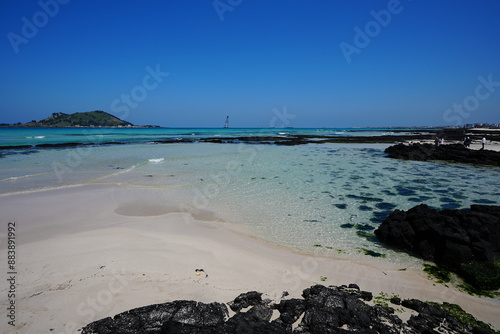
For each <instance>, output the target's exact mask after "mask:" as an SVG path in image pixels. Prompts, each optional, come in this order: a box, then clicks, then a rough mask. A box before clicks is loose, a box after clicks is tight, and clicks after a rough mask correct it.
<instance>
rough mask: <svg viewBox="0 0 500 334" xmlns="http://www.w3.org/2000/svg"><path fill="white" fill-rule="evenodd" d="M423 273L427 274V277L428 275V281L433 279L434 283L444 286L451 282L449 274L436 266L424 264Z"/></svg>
mask: <svg viewBox="0 0 500 334" xmlns="http://www.w3.org/2000/svg"><path fill="white" fill-rule="evenodd" d="M424 271H425V272H426V273H427V275H429V276H428V277H429V278H430V279H434V280H435V281H436V283H439V284H445V283H449V282H450V280H451V273H450V272H449V271H447V270H444V269H442V268H440V267H438V266H434V265H432V264H428V263H424ZM445 285H446V284H445Z"/></svg>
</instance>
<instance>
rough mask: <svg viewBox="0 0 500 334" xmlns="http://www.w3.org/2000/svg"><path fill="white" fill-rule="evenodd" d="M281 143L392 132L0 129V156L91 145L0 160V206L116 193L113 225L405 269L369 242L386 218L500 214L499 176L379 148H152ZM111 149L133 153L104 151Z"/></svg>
mask: <svg viewBox="0 0 500 334" xmlns="http://www.w3.org/2000/svg"><path fill="white" fill-rule="evenodd" d="M288 133H295V134H297V133H298V134H318V135H357V136H361V135H366V136H370V135H376V134H390V133H391V130H390V129H104V128H96V129H76V128H73V129H47V128H45V129H24V128H21V129H12V128H6V129H0V146H14V145H37V144H43V143H52V144H53V143H68V142H72V143H73V142H86V143H95V144H97V145H91V146H77V147H70V148H24V149H10V150H2V149H0V154H1V158H0V167H1V168H0V196H11V195H13V194H19V193H26V192H34V191H45V190H49V189H54V188H64V187H73V186H77V185H91V184H115V185H116V184H118V185H120V188H119V189H120V190H119V191H117V192H116V193H115V194H114V197H115V198H114V200H115V201H116V203H117V210H116V212H117V213H119V214H124V215H128V214H130V212H128V211H127V210H128V209H127V208H128V207H130V206H131V205H134V203H132V202H131V201H132V200H131V198H133V201H135V202H136V203H135V204H137V202H141V205H143V207H145V208H147V209H148V210H147V211H148V212H149V213H148V214H151V215H161V214H166V213H169V212H176V211H182V212H190V213H191V214H192V215H193V216H195V217H197V218H200V219H209V220H216V221H219V222H220V223H221V224H231V225H233V226H235V227H237V228H241V229H244V230H245V231H246V232H248V233H250V234H252V235H254V236H256V237H258V238H261V239H263V240H266V241H268V242H271V243H274V244H277V245H281V246H286V247H290V248H294V249H298V250H301V251H307V252H314V253H320V254H324V255H329V254H331V255H335V256H344V255H345V256H350V257H352V256H367V255H365V252H364V250H370V251H374V252H378V253H382V254H387V259H384V260H388V261H397V262H401V263H405V264H406V265H408V264H411V263H416V262H415V261H417V260H414V259H410V258H409V257H408V256H406V255H404V254H399V253H395V252H392V251H390V250H387V249H385V248H383V247H382V246H381V245H379V244H378V243H377V242H376V239H375V238H374V235H373V230H374V229H375V228H376V227H377V226H378V225H379V224H380V222H381V221H382V220H383V219H384V218H385V217H386V216H387V215H388V213H390V212H391V211H392V210H394V209H403V210H407V209H409V208H411V207H413V206H415V205H418V204H420V203H425V204H428V205H429V206H432V207H435V208H439V209H445V208H467V207H469V206H470V205H471V204H496V205H499V204H500V197H499V193H500V191H499V189H500V169H498V168H494V167H482V166H472V165H465V164H456V163H455V164H452V163H447V162H418V161H403V160H394V159H389V158H387V157H385V154H384V152H383V151H384V149H385V148H386V147H387V146H388V145H386V144H307V145H300V146H278V145H264V144H244V143H239V144H213V143H198V142H192V143H172V144H152V143H151V142H153V141H155V140H160V139H167V138H170V139H171V138H186V137H189V138H202V137H218V136H219V137H229V136H251V135H283V136H286V135H287V134H288ZM97 139H99V140H97ZM114 141H115V142H116V141H118V142H125V143H129V144H126V145H107V144H106V145H105V144H104V143H109V142H114ZM137 194H140V196H137ZM134 196H135V197H134ZM0 200H1V197H0ZM83 205H84V203H83ZM412 261H413V262H412Z"/></svg>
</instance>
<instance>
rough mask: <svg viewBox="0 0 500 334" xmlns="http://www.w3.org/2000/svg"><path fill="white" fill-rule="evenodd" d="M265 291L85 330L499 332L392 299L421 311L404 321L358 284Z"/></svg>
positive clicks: (148, 312)
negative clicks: (275, 295)
mask: <svg viewBox="0 0 500 334" xmlns="http://www.w3.org/2000/svg"><path fill="white" fill-rule="evenodd" d="M261 296H262V294H261V293H259V292H256V291H251V292H247V293H243V294H241V295H239V296H238V297H237V298H236V299H235V300H234V301H232V302H230V303H228V305H229V307H230V308H231V310H232V311H233V312H235V314H234V315H233V316H232V317H229V311H228V308H227V306H226V304H223V303H216V302H214V303H210V304H204V303H199V302H195V301H174V302H170V303H165V304H157V305H150V306H145V307H141V308H137V309H133V310H130V311H127V312H124V313H121V314H118V315H116V316H114V318H105V319H102V320H98V321H95V322H93V323H91V324H89V325H87V326H85V327H84V328H83V329H82V334H105V333H106V334H108V333H121V334H139V333H151V334H152V333H158V334H160V333H176V334H177V333H179V334H188V333H189V334H193V333H195V334H230V333H231V334H232V333H235V334H236V333H238V334H240V333H255V334H285V333H296V334H325V333H365V334H375V333H384V334H392V333H394V334H396V333H437V331H439V333H495V331H494V330H493V329H492V328H491V327H490V326H489V325H487V324H485V323H483V322H480V321H476V320H475V319H474V318H473V317H472V316H470V315H469V317H468V319H474V320H472V321H468V322H467V323H465V322H464V321H460V320H459V319H458V318H459V317H456V316H455V315H452V314H453V313H455V314H456V312H457V311H458V313H459V314H466V313H465V312H463V310H462V309H461V308H460V307H459V306H457V305H451V304H446V303H443V304H436V303H424V302H422V301H419V300H415V299H410V300H403V301H401V300H399V298H394V300H392V299H391V303H393V304H395V305H398V307H407V308H409V309H411V310H413V311H415V313H414V314H413V315H412V316H411V317H410V319H409V320H408V321H407V322H406V323H404V322H403V321H402V320H401V319H400V318H399V317H398V316H396V315H395V314H394V310H393V309H392V308H390V307H389V306H388V304H386V305H385V306H381V305H373V306H371V305H368V304H367V303H365V301H370V300H371V299H372V294H371V293H370V292H366V291H360V289H359V287H358V286H357V285H355V284H350V285H349V286H348V287H347V286H341V287H336V286H330V287H325V286H323V285H315V286H312V287H310V288H307V289H305V290H304V291H303V293H302V297H303V299H282V300H281V301H280V302H279V303H272V302H271V301H270V300H262V297H261ZM275 311H277V312H275ZM273 313H274V314H273ZM276 313H279V316H278V317H276V315H277V314H276ZM273 316H274V317H273ZM272 318H274V320H271V319H272Z"/></svg>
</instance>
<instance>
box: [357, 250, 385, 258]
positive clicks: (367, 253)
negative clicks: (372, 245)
mask: <svg viewBox="0 0 500 334" xmlns="http://www.w3.org/2000/svg"><path fill="white" fill-rule="evenodd" d="M358 250H359V252H360V253H363V254H365V255H368V256H373V257H382V258H386V257H387V255H385V254H383V253H379V252H375V251H372V250H371V249H366V248H358Z"/></svg>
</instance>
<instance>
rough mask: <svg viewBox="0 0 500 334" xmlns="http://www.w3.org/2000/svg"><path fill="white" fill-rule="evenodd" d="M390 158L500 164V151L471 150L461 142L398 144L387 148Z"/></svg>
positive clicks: (386, 151)
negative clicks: (447, 143)
mask: <svg viewBox="0 0 500 334" xmlns="http://www.w3.org/2000/svg"><path fill="white" fill-rule="evenodd" d="M385 153H387V156H388V157H389V158H395V159H403V160H419V161H427V160H445V161H454V162H462V163H469V164H479V165H493V166H500V152H496V151H491V150H471V149H467V148H465V147H464V146H463V145H460V144H451V145H440V146H436V145H432V144H411V145H404V144H397V145H393V146H390V147H388V148H386V149H385Z"/></svg>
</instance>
